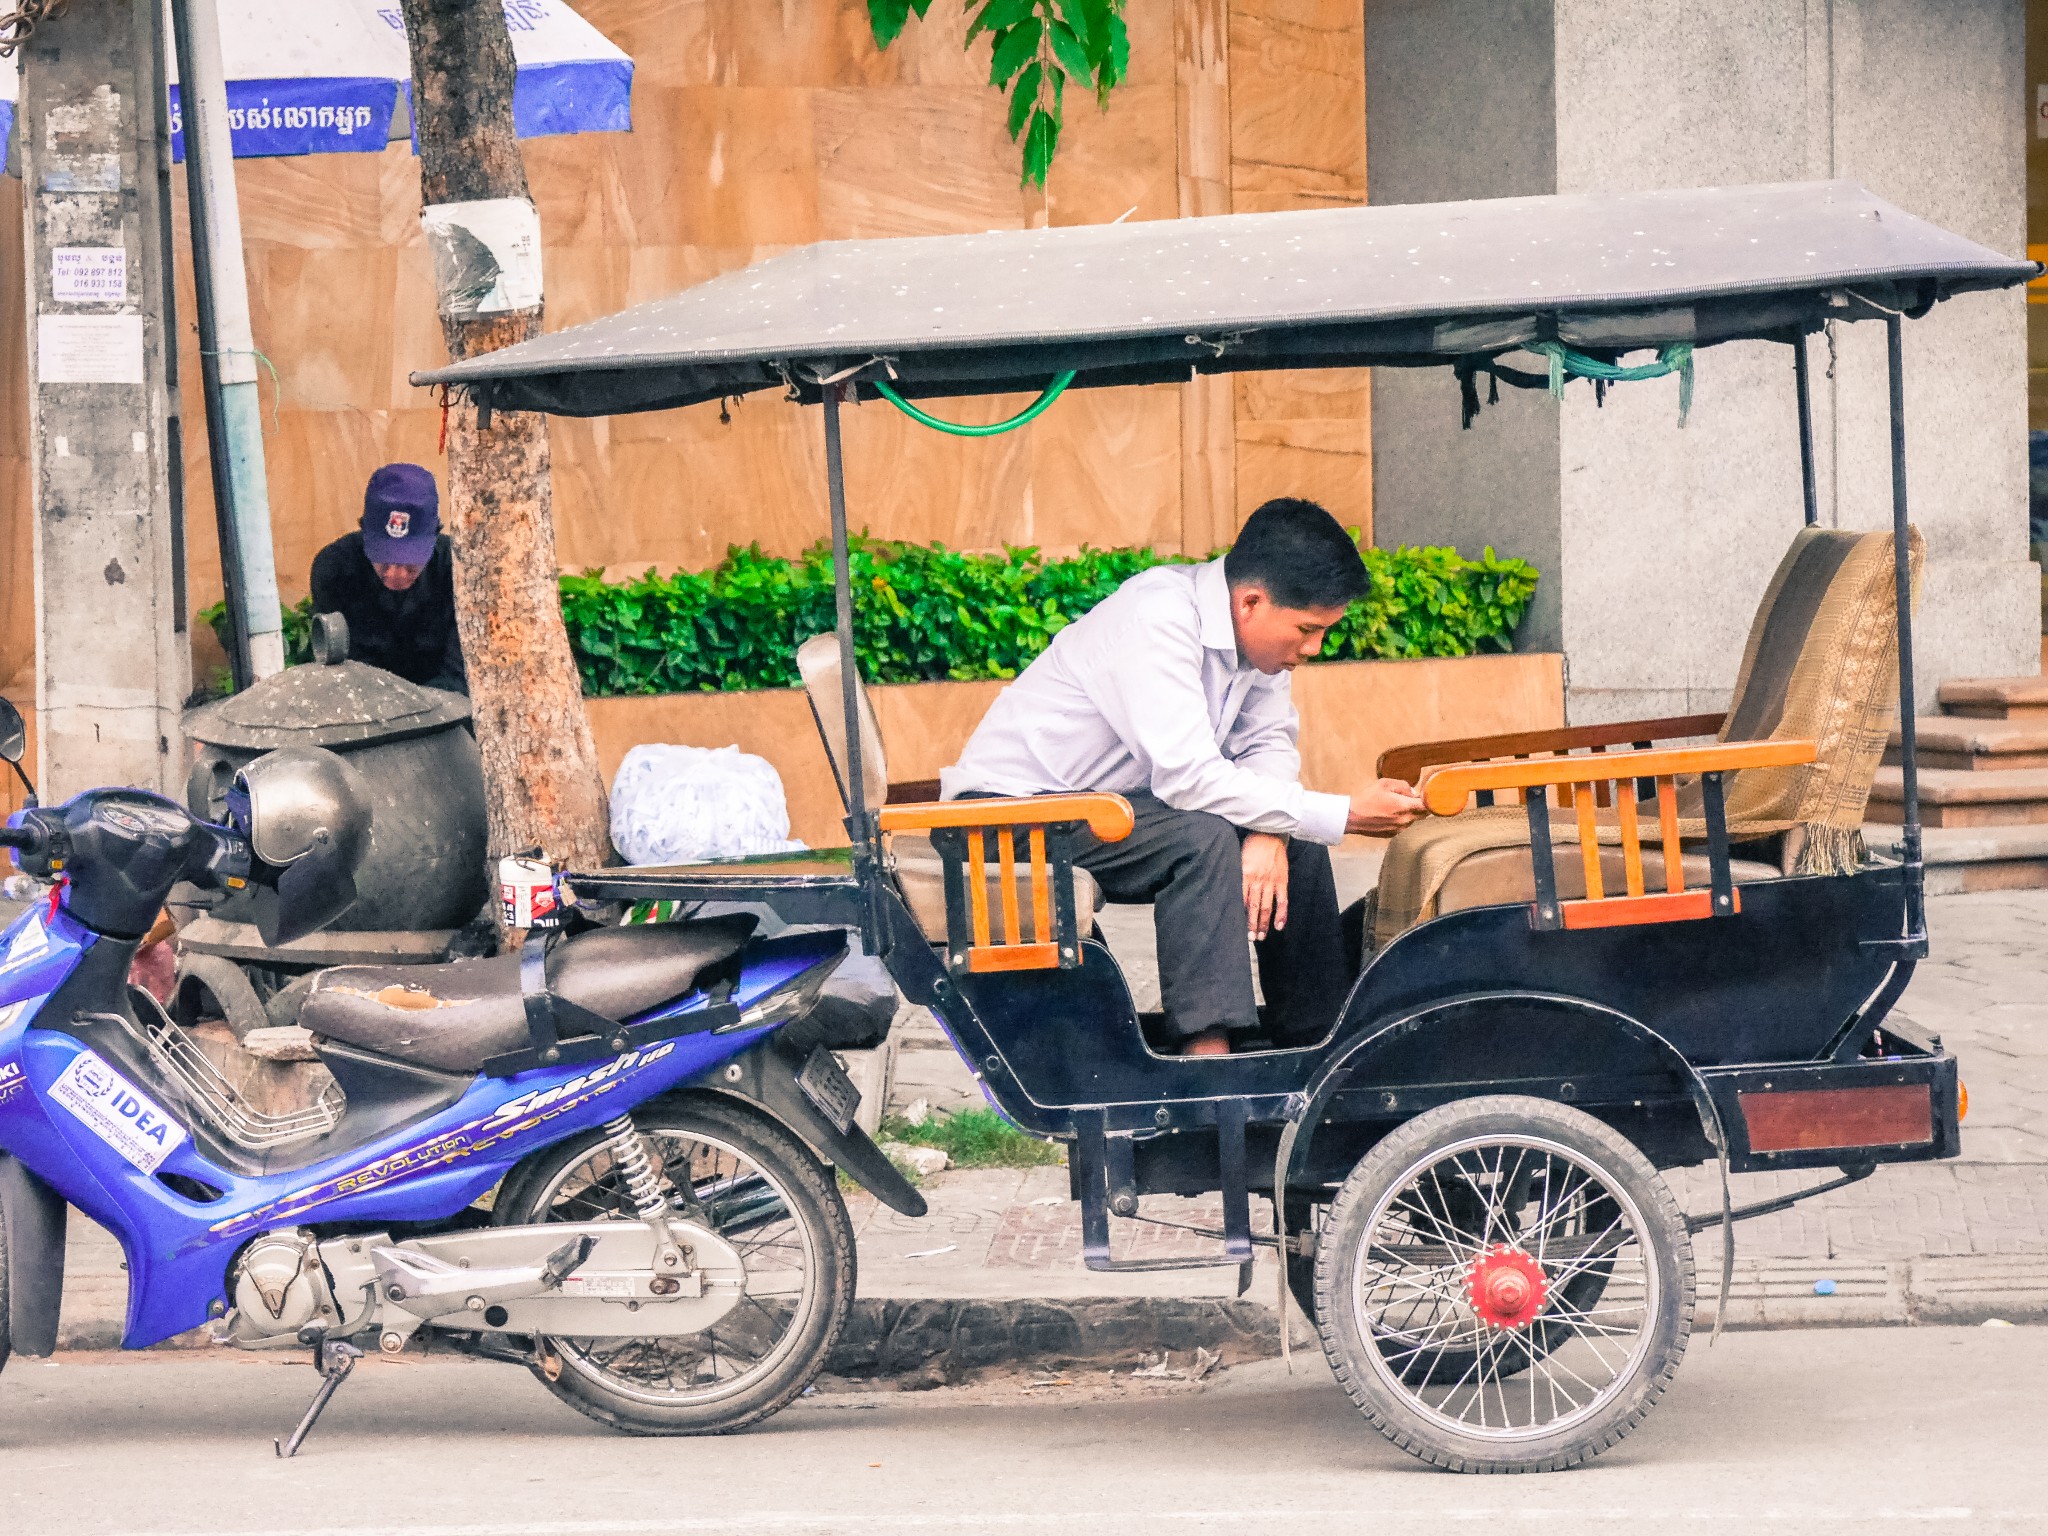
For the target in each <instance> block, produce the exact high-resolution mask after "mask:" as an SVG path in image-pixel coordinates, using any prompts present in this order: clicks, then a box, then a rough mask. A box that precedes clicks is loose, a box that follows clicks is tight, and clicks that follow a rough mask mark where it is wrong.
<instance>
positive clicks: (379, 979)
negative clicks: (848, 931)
mask: <svg viewBox="0 0 2048 1536" xmlns="http://www.w3.org/2000/svg"><path fill="white" fill-rule="evenodd" d="M756 921H757V919H755V918H754V916H753V915H752V914H751V913H734V914H732V915H729V916H726V917H714V918H707V919H705V920H704V921H702V922H693V923H648V924H638V925H635V926H633V927H628V928H599V929H596V930H594V931H592V932H590V933H580V934H577V935H575V936H574V937H573V938H568V939H564V940H562V941H561V942H560V943H558V944H556V945H555V946H554V948H553V949H551V950H550V951H549V952H548V958H547V976H548V989H549V990H550V991H551V992H553V993H554V994H555V995H556V996H558V997H561V998H564V999H566V1000H567V1001H569V1002H572V1003H575V1004H577V1005H578V1006H579V1007H583V1008H587V1009H589V1010H590V1011H591V1012H592V1013H597V1014H602V1015H603V1016H604V1017H606V1018H609V1019H627V1018H630V1017H632V1016H633V1015H634V1014H638V1013H645V1012H646V1011H647V1010H648V1009H650V1008H654V1007H657V1006H658V1005H660V1004H662V1003H666V1002H669V1001H670V1000H672V999H674V998H678V997H683V996H686V995H688V993H689V992H690V991H691V989H692V988H693V987H694V986H695V985H696V981H697V977H698V976H699V975H700V974H701V973H702V972H704V971H705V970H707V969H709V968H710V967H712V966H714V965H717V964H718V963H719V962H720V961H722V960H728V959H730V958H731V957H732V956H733V955H735V954H737V953H738V952H739V950H740V949H741V947H742V946H743V945H745V943H746V942H747V940H748V939H749V938H750V937H751V936H752V935H753V932H754V926H755V923H756ZM519 958H520V957H519V955H518V954H517V953H513V954H509V955H493V956H491V957H490V958H488V959H483V960H452V961H450V962H448V963H447V964H445V965H342V966H336V967H334V968H333V969H332V970H326V971H322V972H320V973H319V975H318V976H317V977H316V978H315V980H314V982H313V989H312V991H310V992H309V993H307V995H306V1001H305V1005H304V1006H303V1007H302V1008H301V1009H300V1010H299V1023H300V1024H301V1025H302V1026H303V1027H304V1028H306V1029H309V1030H311V1031H312V1032H313V1033H314V1034H315V1035H318V1036H320V1037H321V1038H323V1039H327V1040H336V1041H339V1042H340V1043H341V1044H343V1045H353V1046H357V1047H359V1048H361V1049H362V1050H366V1051H375V1052H376V1053H377V1054H378V1055H380V1056H394V1057H397V1058H398V1059H399V1060H401V1061H410V1062H414V1063H416V1064H418V1065H419V1066H423V1067H432V1068H434V1069H435V1070H437V1071H441V1072H474V1071H476V1070H477V1069H478V1068H480V1067H481V1066H482V1065H483V1064H484V1063H485V1062H486V1061H489V1060H490V1059H491V1058H492V1057H493V1056H501V1055H504V1054H505V1053H506V1052H508V1051H516V1050H518V1049H519V1048H520V1047H521V1046H523V1045H524V1044H526V1042H527V1039H528V1038H529V1037H528V1034H527V1028H526V1003H525V1000H524V998H523V997H522V996H521V995H520V990H519Z"/></svg>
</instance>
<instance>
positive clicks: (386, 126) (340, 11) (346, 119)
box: [0, 0, 633, 159]
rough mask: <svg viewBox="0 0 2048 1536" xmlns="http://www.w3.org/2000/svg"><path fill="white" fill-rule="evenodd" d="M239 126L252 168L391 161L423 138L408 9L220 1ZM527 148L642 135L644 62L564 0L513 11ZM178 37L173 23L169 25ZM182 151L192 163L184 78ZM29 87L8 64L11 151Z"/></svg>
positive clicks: (238, 150)
mask: <svg viewBox="0 0 2048 1536" xmlns="http://www.w3.org/2000/svg"><path fill="white" fill-rule="evenodd" d="M215 3H216V5H217V7H218V9H219V13H220V34H221V53H222V60H221V62H222V65H223V67H224V69H225V71H226V74H227V86H228V124H229V130H230V134H231V136H232V138H233V140H234V146H235V155H236V157H237V158H240V159H247V158H251V157H256V156H266V155H326V154H348V153H353V152H375V151H377V150H381V149H382V148H383V147H384V146H385V144H386V143H387V142H389V141H390V140H392V139H399V138H406V137H408V136H409V135H410V134H411V131H412V113H411V104H412V65H411V59H410V56H409V54H408V53H407V50H406V41H405V23H404V21H403V19H402V18H401V16H400V13H399V8H398V4H397V0H320V3H319V4H317V5H309V4H307V3H306V0H215ZM504 6H505V22H506V25H507V26H508V27H509V28H510V29H511V33H512V52H513V55H514V57H515V58H516V59H517V60H518V64H519V79H518V83H517V85H516V86H515V87H514V90H513V95H512V114H513V119H514V121H515V122H516V123H517V125H518V129H519V135H520V137H521V138H537V137H540V136H541V135H543V134H555V133H594V132H605V131H624V130H626V129H628V128H631V127H632V125H633V124H632V112H631V97H632V90H633V61H632V60H631V59H629V58H627V57H626V55H625V54H624V53H622V52H620V51H619V49H617V48H615V47H613V46H612V44H611V43H610V42H609V41H607V40H606V38H605V36H604V34H603V33H601V32H599V31H598V30H597V28H595V27H593V26H592V25H591V24H590V23H589V22H587V21H585V20H584V19H583V18H582V17H581V16H579V15H577V14H576V12H575V11H573V10H572V9H570V7H569V6H568V5H567V4H566V3H564V0H504ZM166 33H167V34H168V23H166ZM171 74H172V80H173V84H172V86H171V134H172V149H173V152H174V153H175V154H177V156H178V157H179V158H180V159H182V158H183V157H184V134H183V131H182V123H181V117H180V112H179V103H178V87H177V85H176V83H175V81H176V76H177V71H176V65H175V61H173V66H172V71H171ZM18 95H19V79H18V75H17V71H16V67H15V61H14V60H13V59H12V58H6V59H0V143H4V142H5V140H6V139H7V138H8V137H9V136H11V135H12V133H13V127H14V104H15V101H16V99H17V98H18Z"/></svg>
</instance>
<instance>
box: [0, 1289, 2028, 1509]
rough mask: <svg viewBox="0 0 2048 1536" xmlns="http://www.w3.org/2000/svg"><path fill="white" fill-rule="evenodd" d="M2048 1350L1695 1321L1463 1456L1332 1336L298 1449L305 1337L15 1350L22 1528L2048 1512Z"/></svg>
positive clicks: (390, 1432) (461, 1426)
mask: <svg viewBox="0 0 2048 1536" xmlns="http://www.w3.org/2000/svg"><path fill="white" fill-rule="evenodd" d="M2044 1367H2048V1329H2028V1328H2015V1329H1936V1328H1927V1329H1884V1330H1868V1331H1864V1330H1842V1331H1812V1332H1798V1333H1751V1334H1733V1335H1730V1336H1728V1337H1725V1338H1723V1339H1722V1340H1721V1342H1720V1344H1719V1345H1718V1347H1715V1348H1712V1349H1710V1348H1708V1347H1707V1343H1706V1341H1705V1340H1704V1339H1695V1340H1694V1342H1693V1347H1692V1350H1691V1352H1690V1354H1689V1356H1688V1358H1687V1359H1686V1362H1685V1364H1684V1366H1683V1368H1682V1369H1681V1370H1680V1372H1679V1376H1678V1380H1677V1383H1676V1384H1675V1386H1674V1387H1673V1389H1672V1391H1671V1393H1670V1394H1669V1395H1668V1396H1667V1397H1666V1399H1665V1400H1664V1402H1663V1403H1662V1404H1661V1405H1660V1406H1659V1408H1658V1409H1657V1410H1656V1411H1655V1412H1654V1413H1653V1414H1652V1416H1651V1418H1650V1419H1649V1421H1648V1422H1647V1423H1646V1424H1645V1425H1644V1426H1643V1427H1642V1428H1641V1429H1640V1430H1638V1431H1637V1433H1636V1434H1635V1435H1634V1436H1633V1437H1632V1438H1631V1439H1630V1440H1628V1441H1626V1442H1624V1443H1623V1444H1622V1445H1621V1446H1620V1447H1619V1448H1617V1449H1616V1450H1613V1451H1610V1452H1608V1454H1607V1455H1606V1456H1604V1457H1603V1458H1601V1459H1600V1460H1599V1461H1598V1462H1596V1463H1595V1464H1594V1465H1593V1466H1591V1467H1590V1468H1587V1469H1584V1470H1581V1471H1578V1472H1573V1473H1565V1474H1558V1475H1553V1476H1548V1477H1542V1478H1526V1477H1525V1478H1466V1477H1455V1476H1452V1475H1449V1474H1445V1473H1439V1472H1433V1471H1430V1470H1427V1469H1425V1468H1423V1467H1422V1466H1421V1465H1420V1464H1419V1463H1415V1462H1412V1461H1410V1460H1409V1459H1408V1458H1407V1457H1406V1456H1404V1455H1403V1454H1402V1453H1400V1452H1399V1451H1396V1450H1395V1449H1393V1448H1392V1447H1391V1446H1389V1445H1388V1444H1386V1443H1385V1442H1384V1441H1382V1440H1380V1439H1379V1438H1378V1437H1377V1436H1376V1435H1374V1434H1372V1433H1371V1432H1370V1430H1369V1429H1368V1428H1367V1426H1366V1425H1365V1424H1364V1422H1363V1421H1362V1420H1361V1419H1359V1418H1358V1417H1357V1416H1356V1414H1355V1413H1354V1411H1353V1410H1352V1408H1351V1406H1350V1404H1349V1403H1348V1402H1347V1401H1346V1400H1345V1399H1344V1398H1343V1397H1342V1395H1341V1394H1340V1393H1339V1392H1338V1391H1337V1389H1336V1388H1335V1386H1334V1385H1333V1384H1332V1382H1331V1380H1330V1378H1329V1375H1328V1373H1327V1372H1326V1371H1325V1370H1324V1369H1323V1367H1322V1364H1321V1361H1320V1359H1319V1358H1317V1357H1310V1358H1307V1359H1303V1358H1301V1357H1299V1356H1297V1359H1296V1370H1297V1374H1296V1375H1295V1376H1294V1377H1292V1378H1291V1379H1290V1378H1289V1377H1287V1376H1286V1375H1284V1374H1282V1372H1281V1369H1280V1366H1279V1363H1278V1362H1277V1361H1273V1362H1262V1363H1260V1364H1256V1365H1250V1366H1244V1367H1239V1368H1237V1369H1233V1370H1229V1371H1226V1372H1224V1373H1223V1374H1222V1375H1221V1376H1220V1377H1217V1378H1215V1379H1213V1380H1212V1381H1210V1382H1207V1383H1203V1384H1201V1385H1199V1386H1190V1385H1187V1384H1184V1383H1167V1384H1163V1385H1156V1386H1155V1385H1152V1384H1134V1383H1130V1382H1128V1381H1122V1380H1119V1381H1114V1382H1110V1383H1107V1384H1105V1380H1104V1377H1103V1375H1102V1373H1101V1372H1099V1371H1097V1372H1092V1373H1090V1372H1075V1373H1072V1374H1071V1376H1070V1377H1069V1378H1067V1380H1068V1381H1069V1382H1070V1383H1071V1384H1070V1385H1065V1386H1047V1387H1042V1388H1038V1389H1035V1390H1032V1389H1027V1387H1026V1384H1025V1383H1026V1380H1027V1378H1023V1377H1018V1378H1012V1379H1009V1380H1005V1381H1001V1382H995V1383H988V1384H983V1385H979V1386H973V1387H964V1388H957V1389H946V1390H940V1391H932V1392H922V1393H914V1394H913V1393H893V1394H873V1395H841V1394H829V1395H828V1394H820V1395H817V1396H813V1397H811V1398H809V1399H807V1400H805V1401H804V1402H802V1403H800V1404H799V1405H797V1406H796V1407H794V1408H792V1409H791V1410H789V1411H788V1412H786V1413H784V1414H783V1415H782V1416H781V1417H780V1418H778V1419H776V1420H775V1421H773V1422H772V1423H771V1424H769V1425H768V1426H766V1427H764V1428H763V1429H760V1430H757V1431H755V1432H753V1433H752V1434H748V1435H743V1436H736V1437H733V1438H730V1439H715V1440H666V1441H664V1440H635V1439H627V1438H621V1437H618V1436H615V1435H612V1434H610V1433H608V1432H605V1431H603V1430H601V1429H599V1428H598V1427H597V1426H595V1425H592V1424H590V1423H588V1422H587V1421H585V1420H583V1419H582V1418H580V1417H579V1416H577V1415H576V1414H574V1413H572V1412H571V1411H570V1410H568V1409H567V1408H565V1407H562V1406H561V1405H559V1404H557V1403H556V1402H555V1401H554V1400H553V1399H552V1398H550V1397H548V1396H547V1395H546V1394H545V1393H544V1392H543V1391H542V1390H541V1389H540V1388H539V1386H538V1385H537V1384H536V1383H534V1382H533V1381H532V1380H530V1379H529V1378H528V1377H526V1376H525V1375H524V1374H523V1373H521V1372H518V1371H516V1370H514V1369H512V1368H510V1367H500V1366H490V1365H483V1364H470V1363H461V1362H449V1363H439V1362H435V1361H398V1362H380V1361H375V1360H372V1361H369V1362H366V1363H365V1365H364V1366H363V1367H362V1368H361V1369H360V1370H359V1371H358V1372H357V1375H356V1378H355V1379H354V1380H353V1381H351V1382H350V1383H349V1384H348V1385H347V1386H346V1387H345V1388H344V1389H343V1391H342V1393H341V1395H340V1397H339V1398H338V1399H337V1400H336V1403H335V1405H334V1407H333V1409H332V1410H331V1412H330V1413H329V1415H328V1419H327V1422H326V1424H325V1425H324V1426H323V1428H322V1429H321V1430H320V1431H319V1432H318V1433H317V1434H316V1436H315V1438H314V1439H313V1440H312V1441H311V1442H310V1443H309V1445H308V1446H307V1449H306V1450H305V1452H304V1453H303V1454H302V1455H301V1457H300V1458H299V1459H298V1460H297V1461H295V1462H289V1463H287V1462H280V1461H277V1460H275V1459H274V1458H273V1456H272V1454H271V1448H270V1438H271V1436H272V1435H273V1434H275V1433H278V1432H280V1431H282V1430H285V1429H288V1428H289V1427H290V1425H291V1424H292V1423H293V1422H294V1421H295V1419H296V1417H297V1415H298V1412H299V1410H300V1409H301V1407H302V1406H303V1405H304V1402H305V1400H306V1398H307V1396H308V1395H309V1392H310V1388H311V1387H312V1385H313V1376H312V1373H311V1371H310V1370H308V1369H307V1368H306V1367H305V1366H304V1365H303V1364H297V1365H290V1366H288V1365H286V1364H284V1363H282V1362H271V1361H265V1360H260V1359H250V1358H247V1357H233V1356H222V1355H214V1354H210V1353H209V1354H204V1355H198V1354H194V1355H186V1354H182V1353H181V1354H175V1355H173V1354H162V1353H159V1354H155V1355H150V1356H143V1357H129V1358H120V1357H108V1356H72V1357H67V1358H61V1359H60V1361H59V1362H58V1363H57V1364H54V1365H51V1364H47V1363H43V1362H38V1361H16V1362H14V1364H12V1365H10V1366H9V1367H8V1369H7V1372H6V1374H5V1376H4V1377H0V1531H4V1532H7V1533H10V1536H12V1533H24V1536H26V1533H33V1536H57V1533H65V1536H68V1533H91V1536H108V1533H115V1532H120V1533H130V1532H149V1533H156V1532H163V1533H173V1532H175V1533H188V1532H189V1533H198V1532H207V1533H209V1536H257V1533H261V1536H271V1533H286V1532H289V1533H291V1536H330V1533H332V1536H342V1533H346V1536H373V1533H374V1536H612V1533H619V1536H669V1533H677V1536H683V1533H692V1536H694V1533H700V1532H703V1533H716V1532H725V1531H734V1532H775V1533H777V1536H811V1533H826V1532H829V1533H834V1536H837V1533H841V1532H849V1533H862V1532H868V1531H874V1532H887V1533H891V1536H894V1533H899V1532H925V1531H934V1532H945V1531H961V1532H1003V1533H1008V1532H1020V1533H1026V1532H1038V1531H1047V1532H1050V1531H1059V1532H1062V1533H1079V1532H1087V1531H1101V1532H1104V1533H1114V1536H1123V1533H1134V1536H1151V1533H1155V1532H1161V1533H1163V1532H1173V1533H1181V1532H1200V1531H1218V1532H1222V1531H1229V1532H1244V1533H1251V1536H1266V1533H1271V1536H1280V1533H1283V1532H1284V1533H1286V1536H1321V1533H1325V1532H1330V1533H1335V1532H1347V1533H1350V1532H1362V1531H1370V1532H1373V1533H1375V1536H1378V1533H1381V1532H1401V1531H1411V1530H1418V1531H1419V1530H1428V1531H1432V1532H1434V1531H1436V1530H1438V1529H1440V1528H1443V1527H1446V1526H1455V1527H1457V1528H1458V1529H1462V1530H1475V1529H1476V1530H1489V1529H1498V1530H1502V1531H1525V1530H1541V1531H1551V1530H1558V1531H1604V1530H1615V1531H1622V1530H1627V1531H1631V1532H1644V1533H1649V1536H1666V1533H1668V1532H1672V1531H1675V1530H1677V1529H1679V1528H1683V1529H1699V1530H1722V1529H1725V1530H1730V1531H1748V1530H1751V1529H1765V1530H1769V1531H1773V1532H1778V1531H1782V1532H1802V1531H1816V1532H1829V1533H1833V1532H1846V1531H1850V1530H1855V1531H1859V1532H1862V1531H1866V1530H1870V1529H1882V1530H1902V1529H1918V1528H1922V1527H1942V1528H1954V1529H1964V1530H1968V1531H1971V1532H1973V1533H1974V1532H1980V1531H2004V1530H2014V1531H2020V1530H2026V1531H2040V1530H2042V1529H2048V1470H2044V1465H2043V1457H2042V1455H2041V1442H2042V1433H2041V1432H2042V1428H2043V1425H2044V1421H2048V1415H2044V1412H2043V1409H2042V1405H2041V1383H2042V1381H2043V1378H2044Z"/></svg>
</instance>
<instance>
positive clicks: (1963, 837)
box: [1863, 822, 2048, 896]
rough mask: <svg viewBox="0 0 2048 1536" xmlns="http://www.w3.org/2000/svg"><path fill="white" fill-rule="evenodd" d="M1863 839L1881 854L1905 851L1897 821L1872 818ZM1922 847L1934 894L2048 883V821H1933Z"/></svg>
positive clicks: (2027, 887)
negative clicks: (1990, 823) (2005, 823)
mask: <svg viewBox="0 0 2048 1536" xmlns="http://www.w3.org/2000/svg"><path fill="white" fill-rule="evenodd" d="M1863 841H1864V842H1865V843H1866V844H1867V845H1868V846H1869V848H1870V851H1871V852H1872V853H1874V854H1876V855H1877V856H1878V857H1879V858H1887V859H1895V858H1898V857H1899V856H1900V853H1901V849H1900V847H1899V828H1898V827H1896V826H1886V825H1884V824H1882V823H1879V822H1866V823H1865V824H1864V827H1863ZM1920 847H1921V858H1922V860H1923V861H1924V862H1925V863H1926V866H1927V893H1928V895H1930V896H1954V895H1959V894H1961V893H1963V892H1966V891H2032V890H2044V889H2048V824H2035V825H2030V826H2016V827H1927V828H1924V829H1923V831H1922V833H1921V844H1920Z"/></svg>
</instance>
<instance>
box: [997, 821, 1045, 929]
mask: <svg viewBox="0 0 2048 1536" xmlns="http://www.w3.org/2000/svg"><path fill="white" fill-rule="evenodd" d="M1033 830H1034V831H1035V830H1036V829H1035V828H1034V829H1033ZM996 854H997V858H998V860H999V862H998V866H997V867H998V869H999V870H1000V873H999V874H998V876H997V879H998V881H999V882H1000V883H1001V893H1000V894H1001V896H1002V903H1003V942H1004V943H1005V944H1015V943H1017V942H1018V941H1019V939H1020V937H1021V936H1022V928H1023V924H1022V922H1021V921H1020V917H1021V914H1020V913H1019V912H1018V910H1017V829H1016V828H1015V827H1004V828H999V829H998V830H997V832H996Z"/></svg>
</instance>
